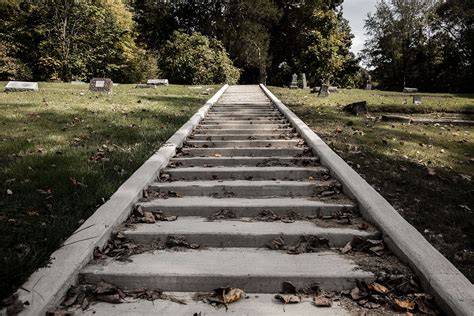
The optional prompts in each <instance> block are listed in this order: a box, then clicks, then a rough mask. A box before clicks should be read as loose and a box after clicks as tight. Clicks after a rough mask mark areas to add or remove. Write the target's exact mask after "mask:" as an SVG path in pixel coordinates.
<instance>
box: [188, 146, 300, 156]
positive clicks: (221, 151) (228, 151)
mask: <svg viewBox="0 0 474 316" xmlns="http://www.w3.org/2000/svg"><path fill="white" fill-rule="evenodd" d="M305 150H306V148H305V147H293V148H271V147H270V148H182V150H181V151H182V153H183V155H187V156H192V157H196V156H214V157H219V156H224V157H233V156H252V157H278V156H285V157H287V156H297V155H301V154H303V153H304V152H305Z"/></svg>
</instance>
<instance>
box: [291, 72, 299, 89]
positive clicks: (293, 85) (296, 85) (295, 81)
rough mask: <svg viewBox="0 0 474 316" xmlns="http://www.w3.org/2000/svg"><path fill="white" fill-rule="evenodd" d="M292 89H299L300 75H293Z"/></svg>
mask: <svg viewBox="0 0 474 316" xmlns="http://www.w3.org/2000/svg"><path fill="white" fill-rule="evenodd" d="M290 89H298V75H297V74H293V75H292V76H291V84H290Z"/></svg>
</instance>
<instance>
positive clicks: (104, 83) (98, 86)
mask: <svg viewBox="0 0 474 316" xmlns="http://www.w3.org/2000/svg"><path fill="white" fill-rule="evenodd" d="M112 87H113V82H112V79H109V78H93V79H92V80H91V82H90V84H89V90H90V91H93V92H104V93H111V92H112Z"/></svg>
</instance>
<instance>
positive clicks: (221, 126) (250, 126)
mask: <svg viewBox="0 0 474 316" xmlns="http://www.w3.org/2000/svg"><path fill="white" fill-rule="evenodd" d="M288 127H290V124H218V125H216V124H215V125H210V124H209V125H200V126H198V127H197V128H196V130H197V131H198V130H206V129H250V130H262V129H263V130H265V129H280V128H288Z"/></svg>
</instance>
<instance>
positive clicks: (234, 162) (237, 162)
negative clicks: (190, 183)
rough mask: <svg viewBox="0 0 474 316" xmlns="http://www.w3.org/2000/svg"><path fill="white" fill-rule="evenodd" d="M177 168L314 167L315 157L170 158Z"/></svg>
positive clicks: (316, 162) (316, 161) (315, 163)
mask: <svg viewBox="0 0 474 316" xmlns="http://www.w3.org/2000/svg"><path fill="white" fill-rule="evenodd" d="M170 163H174V164H175V165H176V166H177V167H199V166H202V167H232V166H254V167H258V166H316V165H318V163H319V159H318V158H317V157H278V158H272V157H245V156H244V157H238V156H235V157H192V158H181V157H177V158H172V159H171V160H170Z"/></svg>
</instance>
